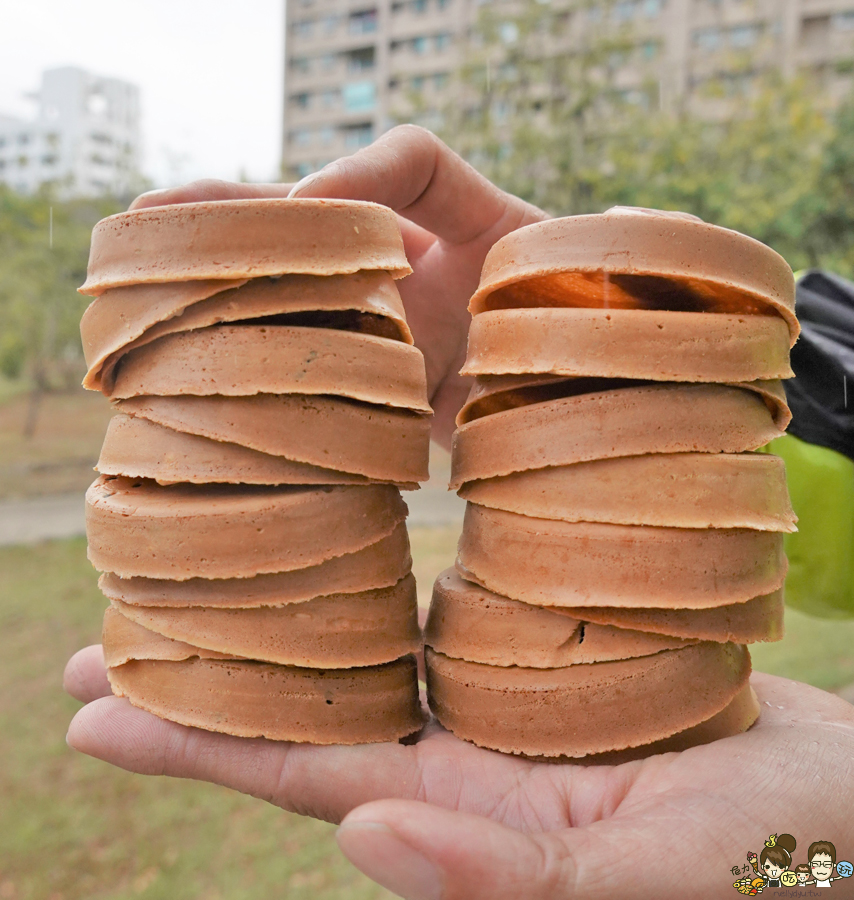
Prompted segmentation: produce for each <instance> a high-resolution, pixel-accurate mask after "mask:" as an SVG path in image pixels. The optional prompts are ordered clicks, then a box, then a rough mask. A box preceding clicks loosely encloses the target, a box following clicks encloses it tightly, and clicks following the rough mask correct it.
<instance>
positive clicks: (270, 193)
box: [130, 125, 547, 447]
mask: <svg viewBox="0 0 854 900" xmlns="http://www.w3.org/2000/svg"><path fill="white" fill-rule="evenodd" d="M285 196H292V197H300V198H303V197H335V198H339V199H345V200H370V201H373V202H375V203H382V204H384V205H385V206H390V207H391V208H392V209H394V210H395V211H396V212H397V213H398V221H399V222H400V226H401V231H402V233H403V242H404V246H405V248H406V255H407V257H408V258H409V262H410V265H411V266H412V268H413V274H412V275H410V276H409V277H408V278H405V279H404V280H403V281H400V282H398V286H399V288H400V294H401V297H402V298H403V303H404V306H405V307H406V314H407V318H408V320H409V325H410V328H411V329H412V334H413V336H414V338H415V344H416V346H417V347H418V348H419V349H420V350H421V351H422V353H423V354H424V360H425V363H426V366H427V388H428V392H429V396H430V402H431V404H432V406H433V409H434V411H435V416H434V419H433V438H434V439H435V440H436V441H438V442H439V443H440V444H442V445H443V446H445V447H450V442H451V435H452V433H453V430H454V417H455V416H456V414H457V412H458V410H459V409H460V407H461V406H462V405H463V403H464V402H465V399H466V397H467V395H468V390H469V383H468V381H467V380H466V379H463V378H462V377H461V376H460V375H459V370H460V368H461V367H462V365H463V362H464V360H465V352H466V337H467V335H468V327H469V321H470V318H469V314H468V312H467V306H468V301H469V298H470V297H471V295H472V294H473V293H474V291H475V288H476V287H477V284H478V280H479V278H480V270H481V268H482V266H483V261H484V259H485V258H486V254H487V253H488V252H489V248H490V247H491V246H492V245H493V244H494V243H495V242H496V241H498V240H499V239H500V238H502V237H503V236H504V235H505V234H508V233H509V232H511V231H514V230H516V229H517V228H521V227H522V226H523V225H530V224H531V223H533V222H537V221H539V220H541V219H544V218H547V216H546V214H545V213H544V212H542V211H541V210H539V209H537V208H536V207H533V206H531V205H530V204H528V203H525V202H524V201H522V200H520V199H519V198H518V197H513V196H512V195H510V194H506V193H505V192H504V191H501V190H499V189H498V188H497V187H495V185H493V184H491V183H490V182H489V181H487V180H486V179H485V178H484V177H483V176H482V175H480V174H478V172H476V171H475V170H474V169H473V168H472V167H471V166H470V165H468V163H466V162H464V161H463V160H462V159H461V158H460V157H459V156H457V154H455V153H453V152H452V151H451V150H450V149H449V148H448V147H447V146H445V144H443V143H442V142H441V141H440V140H439V139H438V138H437V137H435V136H434V135H432V134H431V133H430V132H429V131H425V130H424V129H423V128H417V127H416V126H414V125H401V126H399V127H397V128H394V129H392V130H391V131H389V132H387V133H386V134H384V135H383V136H382V137H381V138H379V140H377V141H375V142H374V143H373V144H371V146H370V147H366V148H365V149H364V150H360V151H359V152H358V153H356V154H355V155H354V156H349V157H344V158H343V159H339V160H336V161H335V162H332V163H330V164H329V165H328V166H326V167H325V168H324V169H321V171H319V172H316V173H315V174H314V175H310V176H308V177H307V178H304V179H303V180H302V181H300V182H299V183H298V184H297V185H296V186H291V185H282V184H231V183H229V182H223V181H197V182H193V183H192V184H189V185H185V186H184V187H180V188H172V189H169V190H165V191H150V192H149V193H147V194H143V195H141V196H140V197H138V198H137V199H136V200H134V202H133V203H132V204H131V206H130V208H131V209H141V208H143V207H149V206H164V205H166V204H169V203H192V202H198V201H202V200H234V199H242V198H248V197H285Z"/></svg>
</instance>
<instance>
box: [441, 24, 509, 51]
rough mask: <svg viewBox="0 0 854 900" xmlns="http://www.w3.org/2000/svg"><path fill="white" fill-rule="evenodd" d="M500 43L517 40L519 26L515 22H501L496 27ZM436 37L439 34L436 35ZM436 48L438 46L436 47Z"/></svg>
mask: <svg viewBox="0 0 854 900" xmlns="http://www.w3.org/2000/svg"><path fill="white" fill-rule="evenodd" d="M498 35H499V37H500V38H501V43H502V44H515V43H516V41H518V40H519V26H518V25H517V24H516V23H515V22H502V23H501V26H500V27H499V29H498ZM436 37H437V38H438V37H439V35H437V36H436ZM436 49H437V50H438V49H439V47H437V48H436Z"/></svg>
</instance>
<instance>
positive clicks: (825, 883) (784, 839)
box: [731, 834, 854, 896]
mask: <svg viewBox="0 0 854 900" xmlns="http://www.w3.org/2000/svg"><path fill="white" fill-rule="evenodd" d="M796 848H797V841H796V840H795V838H794V837H792V835H791V834H772V835H770V836H769V837H768V840H766V841H765V846H764V847H763V848H762V851H761V853H760V854H759V855H758V856H757V855H756V853H754V852H753V851H750V852H749V853H748V854H747V861H748V863H749V865H746V866H744V867H743V868H739V867H738V866H733V867H732V870H731V871H732V874H733V875H736V876H738V875H742V876H743V877H742V878H737V880H736V881H735V882H734V883H733V887H734V888H735V889H736V890H737V891H738V892H739V893H740V894H747V895H751V896H754V895H756V894H761V893H762V892H763V891H764V890H765V888H774V887H794V886H796V885H797V886H798V887H807V886H811V887H817V888H823V887H831V886H832V884H833V882H834V881H838V880H839V879H840V878H850V877H851V876H852V875H854V864H852V863H850V862H848V861H846V860H840V861H839V862H837V860H836V847H835V846H834V845H833V844H832V843H831V842H830V841H814V842H813V843H812V844H810V846H809V850H808V851H807V863H801V864H799V865H798V866H796V867H795V868H794V869H793V868H792V854H793V853H794V851H795V849H796ZM751 868H752V869H753V874H751V873H750V869H751ZM834 872H835V873H836V874H835V875H834Z"/></svg>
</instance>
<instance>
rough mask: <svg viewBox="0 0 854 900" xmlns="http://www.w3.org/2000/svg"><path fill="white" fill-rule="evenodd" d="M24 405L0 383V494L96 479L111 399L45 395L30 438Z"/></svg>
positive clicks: (81, 485)
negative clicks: (95, 469) (26, 430)
mask: <svg viewBox="0 0 854 900" xmlns="http://www.w3.org/2000/svg"><path fill="white" fill-rule="evenodd" d="M28 405H29V394H27V393H22V392H13V391H12V390H11V388H9V386H8V383H7V385H6V386H5V392H4V386H3V385H0V499H5V498H11V497H33V496H40V495H44V494H59V493H64V492H65V491H81V492H82V491H84V490H85V489H86V488H87V487H88V485H89V484H91V482H92V481H94V479H95V472H93V471H92V467H93V466H94V465H95V462H96V461H97V459H98V454H99V452H100V450H101V442H102V441H103V439H104V432H105V431H106V428H107V422H108V421H109V419H110V416H111V415H112V408H111V407H110V404H109V401H108V400H107V398H106V397H104V396H103V395H102V394H95V393H92V392H91V391H84V390H83V389H82V388H80V389H79V390H74V391H69V392H67V393H61V394H46V395H45V396H44V397H43V398H42V401H41V404H40V406H39V412H38V416H37V418H36V429H35V433H34V434H33V436H32V437H31V438H26V437H24V425H25V422H26V419H27V408H28ZM0 896H2V895H0Z"/></svg>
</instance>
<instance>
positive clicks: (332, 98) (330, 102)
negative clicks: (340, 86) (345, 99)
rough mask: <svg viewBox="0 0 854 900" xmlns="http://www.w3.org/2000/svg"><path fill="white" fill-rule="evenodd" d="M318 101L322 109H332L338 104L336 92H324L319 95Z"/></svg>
mask: <svg viewBox="0 0 854 900" xmlns="http://www.w3.org/2000/svg"><path fill="white" fill-rule="evenodd" d="M320 99H321V103H323V108H324V109H332V107H333V106H335V105H337V103H338V91H336V90H332V89H330V90H326V91H324V92H323V93H322V94H321V95H320Z"/></svg>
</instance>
